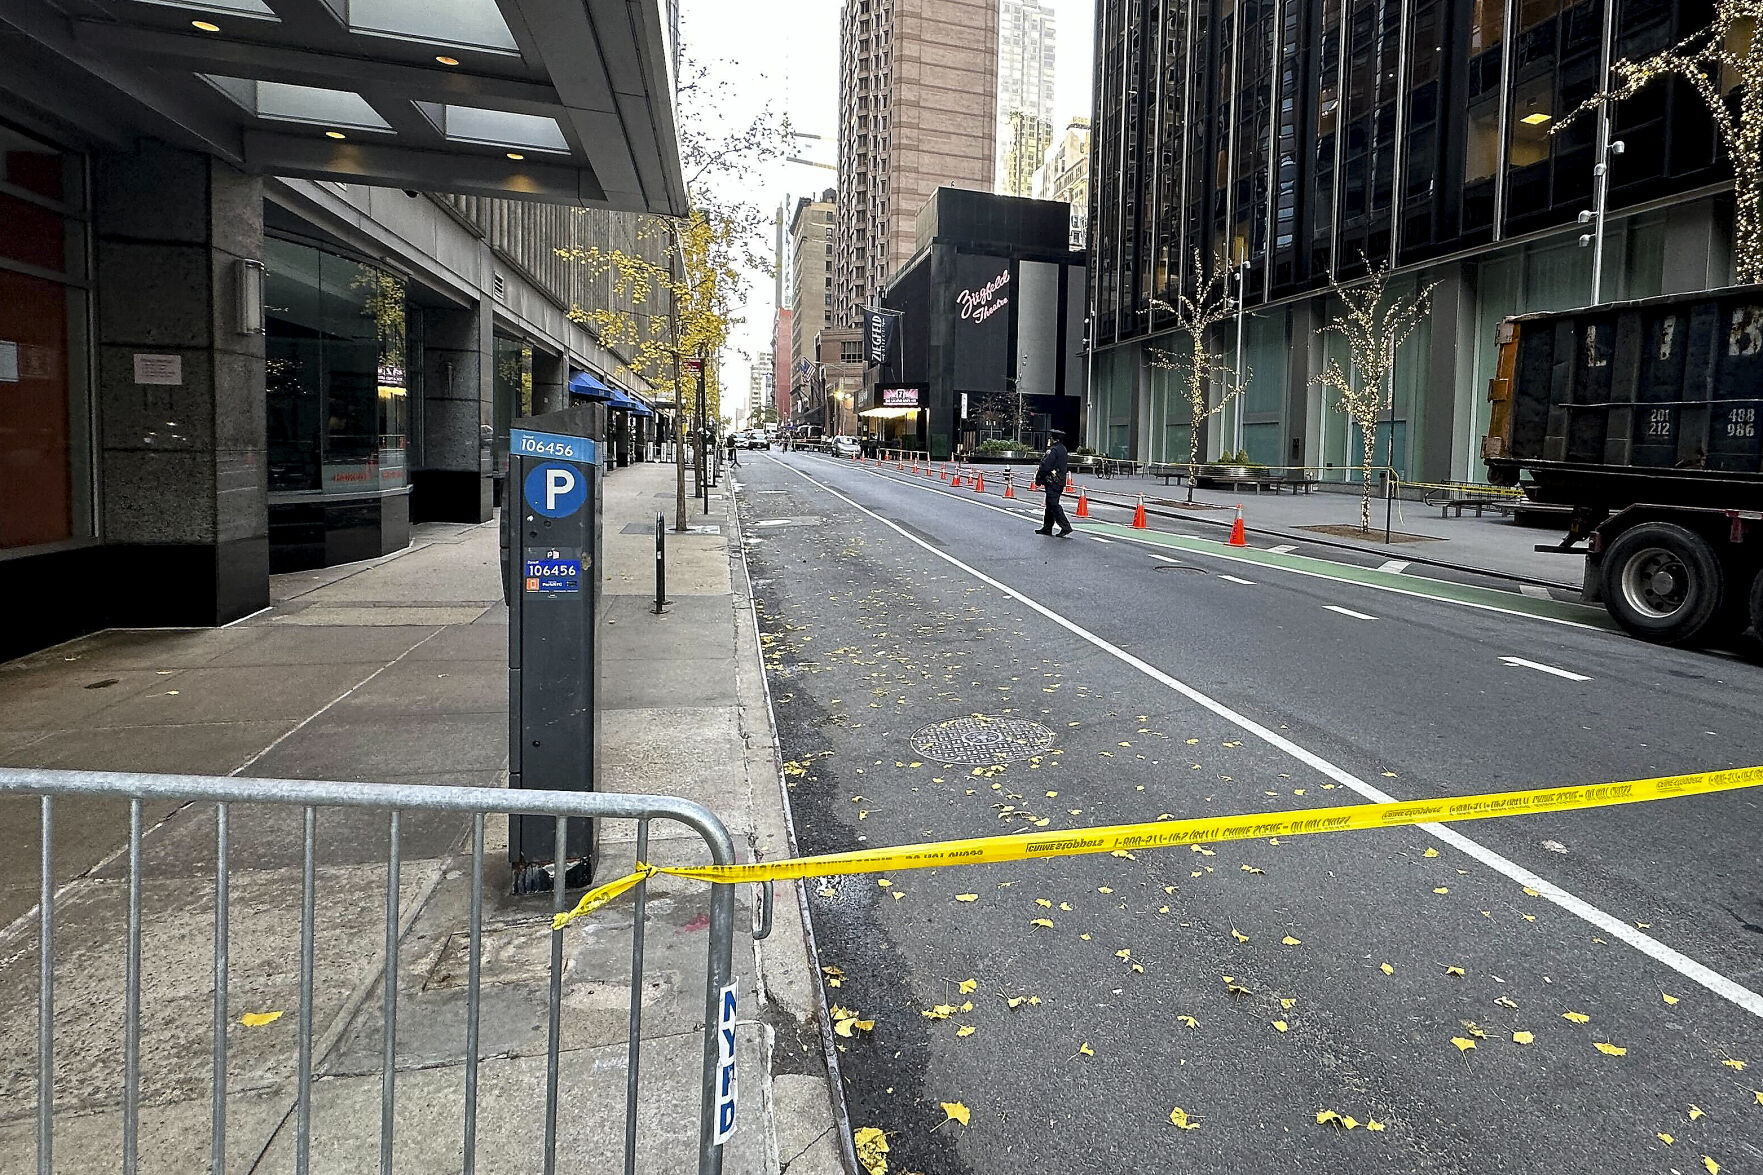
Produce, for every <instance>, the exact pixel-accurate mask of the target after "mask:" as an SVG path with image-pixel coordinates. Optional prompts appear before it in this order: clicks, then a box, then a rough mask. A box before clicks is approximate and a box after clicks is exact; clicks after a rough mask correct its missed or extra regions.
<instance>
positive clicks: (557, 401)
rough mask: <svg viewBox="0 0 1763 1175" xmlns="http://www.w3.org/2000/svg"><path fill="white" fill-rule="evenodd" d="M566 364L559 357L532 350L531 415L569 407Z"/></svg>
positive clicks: (535, 349)
mask: <svg viewBox="0 0 1763 1175" xmlns="http://www.w3.org/2000/svg"><path fill="white" fill-rule="evenodd" d="M568 374H569V367H568V364H566V363H564V361H563V356H561V355H548V354H546V353H545V352H543V351H541V350H539V349H538V348H537V347H534V348H533V413H534V414H535V415H537V414H538V413H540V412H556V411H558V410H559V409H562V408H567V407H569V391H568V389H567V387H566V381H567V378H568Z"/></svg>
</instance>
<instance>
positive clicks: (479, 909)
mask: <svg viewBox="0 0 1763 1175" xmlns="http://www.w3.org/2000/svg"><path fill="white" fill-rule="evenodd" d="M483 942H484V814H483V813H482V812H479V813H477V814H476V815H475V816H473V817H472V821H471V950H470V955H469V957H468V959H467V961H466V979H465V1165H464V1167H463V1169H462V1172H461V1175H476V1171H477V1050H478V995H479V983H480V981H481V975H480V973H479V970H478V961H479V960H478V957H479V955H480V954H481V953H482V951H483Z"/></svg>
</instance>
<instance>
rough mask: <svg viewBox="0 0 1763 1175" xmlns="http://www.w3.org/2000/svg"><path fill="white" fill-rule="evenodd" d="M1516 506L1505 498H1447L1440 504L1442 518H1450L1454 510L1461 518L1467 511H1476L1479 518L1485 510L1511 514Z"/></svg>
mask: <svg viewBox="0 0 1763 1175" xmlns="http://www.w3.org/2000/svg"><path fill="white" fill-rule="evenodd" d="M1515 505H1517V503H1515V502H1511V501H1508V500H1506V499H1504V498H1446V499H1445V500H1444V501H1442V502H1440V503H1439V504H1438V506H1439V517H1440V518H1449V517H1450V516H1451V512H1452V511H1453V510H1455V511H1456V512H1457V517H1459V518H1461V517H1463V511H1464V510H1466V509H1469V510H1474V511H1475V516H1476V517H1477V518H1480V517H1481V512H1482V511H1483V510H1498V511H1499V512H1500V513H1501V514H1510V513H1512V508H1513V506H1515Z"/></svg>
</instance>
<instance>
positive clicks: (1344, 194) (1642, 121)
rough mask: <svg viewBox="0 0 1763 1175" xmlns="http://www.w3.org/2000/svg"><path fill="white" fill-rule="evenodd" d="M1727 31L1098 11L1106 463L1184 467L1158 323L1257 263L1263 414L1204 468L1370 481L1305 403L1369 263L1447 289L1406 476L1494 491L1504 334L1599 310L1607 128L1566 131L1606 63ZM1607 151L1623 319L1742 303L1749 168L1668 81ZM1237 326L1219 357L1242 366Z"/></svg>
mask: <svg viewBox="0 0 1763 1175" xmlns="http://www.w3.org/2000/svg"><path fill="white" fill-rule="evenodd" d="M1711 12H1712V7H1711V5H1710V4H1709V3H1707V2H1706V0H1684V2H1681V3H1665V2H1664V0H1584V2H1582V3H1579V4H1566V3H1562V2H1561V0H1103V2H1102V3H1101V4H1100V5H1099V6H1098V12H1097V30H1096V31H1097V37H1096V46H1097V62H1096V75H1095V87H1096V89H1095V101H1096V124H1095V131H1094V140H1093V153H1092V161H1093V162H1092V167H1093V172H1092V184H1091V192H1092V204H1091V226H1092V229H1091V240H1092V250H1093V262H1092V272H1093V274H1094V275H1095V278H1094V285H1093V288H1092V291H1091V299H1092V302H1091V313H1092V317H1093V329H1092V339H1093V345H1094V347H1095V348H1096V355H1095V364H1094V373H1095V374H1094V386H1093V388H1092V391H1091V395H1090V400H1089V405H1088V411H1089V416H1088V427H1087V435H1086V440H1087V442H1088V443H1090V444H1092V445H1094V446H1095V447H1096V448H1097V449H1098V450H1101V451H1105V452H1110V453H1114V454H1116V455H1118V456H1123V457H1133V458H1136V459H1139V460H1162V459H1164V457H1165V455H1166V454H1172V453H1173V454H1177V456H1176V457H1175V458H1174V459H1177V460H1183V459H1185V458H1186V454H1187V437H1186V431H1187V425H1186V422H1185V416H1186V412H1185V407H1184V406H1183V405H1180V404H1176V403H1171V402H1170V399H1171V397H1172V396H1174V395H1175V394H1176V393H1175V391H1174V385H1175V383H1176V381H1175V380H1174V379H1170V378H1167V377H1168V376H1169V374H1170V373H1166V372H1161V371H1157V370H1155V369H1151V368H1149V366H1148V364H1147V363H1146V362H1145V356H1144V353H1143V349H1144V345H1145V344H1147V343H1152V344H1155V345H1161V346H1168V345H1169V339H1168V338H1167V337H1166V332H1167V330H1168V320H1167V316H1166V315H1165V314H1164V313H1163V312H1162V311H1160V310H1158V309H1157V308H1156V306H1155V305H1154V300H1159V299H1160V300H1169V299H1172V298H1173V297H1174V296H1175V293H1176V288H1175V283H1176V282H1178V281H1179V280H1180V279H1181V278H1182V276H1183V275H1184V274H1186V275H1187V276H1188V277H1189V280H1190V281H1191V275H1192V273H1193V261H1192V258H1193V255H1194V254H1195V253H1196V252H1197V253H1199V254H1200V255H1201V256H1202V257H1203V258H1208V259H1209V258H1212V257H1215V256H1226V257H1228V258H1229V259H1230V261H1231V262H1232V263H1234V264H1239V265H1242V266H1243V282H1242V284H1243V287H1244V290H1245V303H1246V313H1247V315H1248V321H1246V322H1245V324H1244V331H1243V338H1244V342H1243V362H1244V367H1245V368H1246V369H1247V371H1248V372H1249V381H1248V382H1249V386H1248V391H1247V393H1246V395H1245V396H1244V398H1243V400H1242V402H1241V405H1240V410H1238V409H1233V410H1231V411H1229V412H1227V413H1226V414H1225V415H1224V417H1223V418H1222V419H1219V420H1216V421H1215V422H1214V423H1213V424H1212V425H1211V426H1210V427H1209V428H1208V430H1207V431H1208V434H1209V435H1208V438H1207V444H1206V446H1205V451H1206V452H1207V453H1209V454H1217V453H1218V452H1219V451H1220V449H1221V447H1223V448H1229V449H1230V450H1231V451H1235V450H1237V449H1245V448H1246V449H1247V450H1248V451H1249V454H1250V456H1251V457H1252V458H1253V459H1255V460H1257V461H1261V462H1264V463H1267V464H1273V465H1277V464H1294V465H1295V464H1305V465H1310V466H1316V467H1319V468H1322V469H1324V470H1326V469H1327V468H1328V467H1329V466H1331V465H1332V466H1335V467H1336V468H1339V467H1340V466H1342V465H1343V464H1344V463H1346V462H1350V461H1352V460H1354V459H1355V458H1353V457H1352V456H1351V454H1352V453H1353V451H1354V450H1353V446H1354V445H1355V444H1356V443H1357V438H1356V437H1354V436H1353V435H1351V429H1350V427H1349V425H1348V423H1347V421H1346V419H1345V417H1344V416H1342V415H1341V414H1340V413H1339V412H1338V411H1337V410H1336V409H1335V408H1334V406H1333V405H1332V404H1331V403H1329V402H1326V401H1325V400H1324V399H1323V398H1322V397H1321V395H1320V392H1319V390H1318V389H1316V388H1315V387H1314V386H1312V384H1311V380H1312V377H1313V376H1314V375H1315V374H1316V373H1317V372H1318V371H1320V370H1321V367H1322V364H1323V362H1324V361H1325V359H1326V358H1327V356H1328V355H1329V354H1330V353H1332V352H1331V350H1330V348H1332V347H1333V346H1334V344H1333V343H1331V342H1329V341H1328V340H1329V339H1330V338H1332V336H1322V337H1318V333H1317V332H1318V329H1319V328H1320V327H1321V326H1322V325H1323V324H1324V323H1325V322H1327V321H1328V319H1329V318H1330V317H1332V315H1333V313H1334V308H1333V307H1332V306H1331V305H1330V296H1329V294H1328V289H1329V286H1330V283H1331V278H1332V277H1333V276H1334V275H1339V277H1340V278H1341V279H1342V280H1343V281H1350V280H1351V279H1352V278H1354V277H1356V276H1358V275H1359V274H1362V273H1363V272H1364V266H1365V262H1366V261H1367V260H1368V261H1370V262H1372V263H1374V264H1390V265H1393V266H1396V267H1397V268H1398V269H1399V270H1402V271H1406V272H1407V273H1409V274H1411V275H1412V276H1411V277H1410V278H1409V280H1410V281H1411V282H1424V283H1429V284H1430V283H1433V282H1438V283H1440V284H1439V287H1438V288H1437V290H1436V291H1435V310H1434V316H1433V321H1432V322H1431V323H1429V324H1428V325H1427V326H1426V327H1423V329H1422V331H1421V332H1420V333H1418V334H1417V335H1416V336H1415V337H1413V338H1412V339H1411V340H1410V341H1409V342H1408V343H1407V344H1406V345H1405V346H1404V347H1403V349H1402V351H1401V352H1400V353H1399V356H1398V371H1397V373H1396V380H1395V382H1396V387H1395V391H1394V398H1395V402H1396V403H1395V420H1394V423H1393V428H1394V434H1395V435H1394V440H1395V445H1394V453H1395V457H1394V463H1395V464H1396V466H1397V467H1398V468H1399V469H1402V470H1404V472H1405V474H1406V475H1407V476H1409V477H1410V478H1414V477H1432V478H1444V477H1457V478H1462V477H1475V478H1479V477H1480V476H1481V470H1480V468H1479V459H1478V458H1476V457H1475V453H1476V452H1477V441H1478V433H1477V431H1476V430H1477V429H1478V428H1479V427H1480V426H1482V425H1483V424H1485V419H1486V413H1485V407H1484V406H1483V405H1482V403H1481V401H1482V396H1483V391H1484V390H1485V386H1486V380H1487V376H1488V374H1489V367H1490V365H1491V357H1492V348H1493V330H1494V327H1495V326H1497V324H1498V322H1499V320H1500V319H1501V318H1503V317H1505V316H1506V315H1509V314H1516V313H1523V312H1527V311H1533V310H1543V309H1555V308H1564V307H1567V306H1573V305H1580V304H1584V303H1585V302H1586V301H1589V298H1590V284H1591V283H1590V277H1591V252H1592V251H1591V250H1590V249H1582V248H1580V247H1579V246H1578V237H1579V235H1580V234H1581V232H1582V231H1584V230H1582V229H1581V228H1580V226H1579V225H1578V223H1577V217H1578V215H1579V213H1580V212H1581V211H1582V210H1584V209H1588V208H1590V207H1591V202H1592V195H1593V192H1592V180H1593V167H1594V164H1595V163H1596V162H1597V160H1596V158H1595V156H1596V154H1597V142H1596V136H1597V131H1598V119H1597V117H1595V116H1592V115H1586V116H1582V117H1581V118H1579V119H1577V120H1575V121H1574V122H1572V123H1571V124H1570V125H1568V126H1567V127H1565V128H1564V129H1560V130H1556V131H1555V133H1551V131H1552V130H1554V129H1555V128H1556V125H1557V124H1558V123H1559V122H1560V121H1561V120H1562V119H1564V118H1565V116H1566V115H1567V114H1568V113H1569V112H1571V111H1573V110H1575V109H1576V108H1578V107H1579V106H1580V105H1581V104H1582V103H1583V102H1584V101H1585V100H1586V99H1587V98H1589V97H1590V96H1591V95H1592V94H1594V93H1595V92H1596V91H1597V90H1598V89H1599V85H1600V78H1601V77H1602V76H1603V72H1604V69H1605V66H1606V62H1607V61H1608V60H1614V59H1619V58H1623V57H1636V56H1641V55H1645V54H1648V53H1651V52H1655V51H1657V50H1659V49H1662V48H1665V47H1667V46H1668V45H1670V44H1672V43H1674V42H1675V41H1676V40H1678V39H1680V38H1681V37H1682V36H1684V35H1686V34H1688V33H1690V32H1693V31H1695V30H1696V29H1698V28H1700V27H1702V26H1703V25H1704V24H1706V22H1707V20H1708V19H1709V17H1710V15H1711ZM1610 134H1611V137H1612V138H1613V139H1617V140H1621V141H1623V143H1624V146H1625V153H1624V154H1622V155H1620V156H1617V157H1616V158H1615V160H1614V163H1613V165H1612V169H1611V182H1610V190H1609V206H1610V219H1609V221H1608V228H1607V231H1606V237H1605V260H1604V265H1605V272H1604V274H1603V275H1602V287H1603V288H1602V296H1603V297H1604V298H1605V299H1610V298H1625V297H1641V296H1646V295H1650V294H1657V293H1662V292H1671V291H1672V290H1677V289H1686V288H1702V287H1704V286H1706V285H1713V284H1720V283H1721V282H1723V281H1724V280H1726V279H1727V275H1728V273H1729V271H1730V261H1729V255H1730V248H1729V245H1728V244H1727V241H1726V237H1727V235H1728V234H1727V230H1726V227H1725V224H1726V221H1727V220H1728V219H1729V216H1728V214H1727V212H1726V210H1725V204H1726V202H1728V200H1729V198H1728V197H1726V196H1723V195H1722V189H1723V187H1728V186H1729V185H1730V170H1729V169H1728V168H1727V167H1726V165H1725V163H1724V161H1723V160H1722V159H1721V158H1720V155H1719V152H1718V149H1717V145H1716V142H1715V139H1714V135H1713V131H1712V127H1711V125H1710V121H1709V115H1708V112H1707V110H1706V108H1705V107H1704V106H1703V105H1702V104H1701V102H1700V100H1699V99H1698V98H1697V97H1696V96H1695V94H1694V93H1693V92H1692V91H1691V90H1690V89H1689V88H1688V87H1687V86H1685V85H1682V84H1681V83H1679V82H1677V81H1675V80H1669V81H1664V82H1658V83H1655V84H1654V85H1653V86H1651V87H1650V88H1648V89H1647V90H1646V91H1644V92H1643V93H1641V94H1640V95H1637V96H1636V97H1635V98H1632V99H1630V100H1627V101H1625V102H1623V103H1621V104H1620V105H1619V106H1618V107H1617V108H1616V110H1615V112H1614V115H1613V117H1612V119H1611V126H1610ZM1184 259H1185V262H1186V263H1185V264H1184ZM1230 330H1231V328H1229V327H1227V328H1226V337H1224V338H1223V339H1222V340H1221V343H1220V346H1221V348H1222V349H1223V350H1225V351H1229V352H1232V353H1233V354H1234V337H1232V336H1231V335H1230ZM1159 336H1165V337H1161V338H1160V337H1159ZM1382 427H1384V428H1386V429H1387V428H1389V427H1392V426H1391V425H1389V424H1386V425H1384V426H1382ZM1384 439H1385V438H1380V441H1379V448H1380V452H1381V451H1382V450H1383V444H1384ZM1323 476H1324V477H1325V479H1326V478H1327V477H1328V476H1329V474H1328V473H1326V472H1325V473H1324V474H1323ZM1341 476H1345V475H1344V474H1342V475H1341Z"/></svg>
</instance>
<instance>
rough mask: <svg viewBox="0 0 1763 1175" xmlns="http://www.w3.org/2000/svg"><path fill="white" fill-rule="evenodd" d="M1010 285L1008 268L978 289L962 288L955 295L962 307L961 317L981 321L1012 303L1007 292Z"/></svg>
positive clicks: (958, 304)
mask: <svg viewBox="0 0 1763 1175" xmlns="http://www.w3.org/2000/svg"><path fill="white" fill-rule="evenodd" d="M1009 285H1010V271H1009V270H1008V269H1006V270H1005V271H1004V272H1003V273H1000V274H999V275H998V276H997V277H994V278H992V279H991V280H990V281H988V282H986V283H985V284H984V285H982V286H980V287H979V288H978V289H967V290H962V291H961V292H960V293H958V294H956V295H955V304H956V305H957V306H959V307H960V308H961V317H962V318H963V319H964V320H968V321H972V322H975V323H980V322H984V321H985V320H986V319H988V318H990V317H991V316H992V315H994V314H996V313H997V312H998V311H1000V310H1002V309H1004V307H1006V306H1008V305H1010V296H1009V294H1008V293H1006V292H1005V290H1006V289H1007V287H1008V286H1009Z"/></svg>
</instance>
